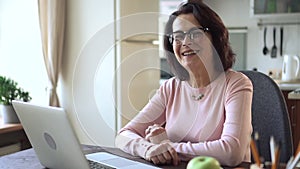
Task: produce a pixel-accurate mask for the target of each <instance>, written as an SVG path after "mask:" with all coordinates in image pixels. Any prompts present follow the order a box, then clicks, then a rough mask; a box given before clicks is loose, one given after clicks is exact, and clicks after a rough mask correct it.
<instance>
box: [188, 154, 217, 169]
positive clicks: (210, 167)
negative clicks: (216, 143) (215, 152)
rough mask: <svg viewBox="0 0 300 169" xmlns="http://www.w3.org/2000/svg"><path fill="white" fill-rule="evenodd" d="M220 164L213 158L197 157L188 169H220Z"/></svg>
mask: <svg viewBox="0 0 300 169" xmlns="http://www.w3.org/2000/svg"><path fill="white" fill-rule="evenodd" d="M220 168H221V166H220V163H219V161H218V160H216V159H215V158H213V157H208V156H197V157H194V158H193V159H191V160H190V161H189V162H188V164H187V166H186V169H220Z"/></svg>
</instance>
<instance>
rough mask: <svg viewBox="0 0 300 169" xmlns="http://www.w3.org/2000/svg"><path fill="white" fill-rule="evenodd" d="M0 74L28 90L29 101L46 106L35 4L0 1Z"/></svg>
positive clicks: (46, 79) (43, 71)
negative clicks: (30, 99) (30, 97)
mask: <svg viewBox="0 0 300 169" xmlns="http://www.w3.org/2000/svg"><path fill="white" fill-rule="evenodd" d="M0 74H1V75H3V76H7V77H10V78H12V79H13V80H15V81H16V82H18V84H19V86H20V87H22V88H24V89H25V90H26V91H29V92H30V95H31V96H32V98H33V99H32V102H35V103H39V104H47V100H48V99H47V95H46V90H45V89H46V86H47V84H48V77H47V73H46V69H45V66H44V60H43V54H42V44H41V38H40V29H39V20H38V8H37V1H24V0H9V1H0Z"/></svg>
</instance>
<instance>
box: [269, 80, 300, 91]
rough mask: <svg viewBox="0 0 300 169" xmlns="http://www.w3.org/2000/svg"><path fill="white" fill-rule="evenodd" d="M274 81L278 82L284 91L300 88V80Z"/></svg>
mask: <svg viewBox="0 0 300 169" xmlns="http://www.w3.org/2000/svg"><path fill="white" fill-rule="evenodd" d="M274 81H275V82H276V83H277V84H278V86H279V88H280V89H281V90H284V91H291V90H296V89H300V81H299V80H298V81H291V82H283V81H281V80H276V79H274Z"/></svg>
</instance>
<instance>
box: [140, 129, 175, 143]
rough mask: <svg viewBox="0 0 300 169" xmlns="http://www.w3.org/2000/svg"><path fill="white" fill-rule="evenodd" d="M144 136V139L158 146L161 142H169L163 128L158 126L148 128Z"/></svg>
mask: <svg viewBox="0 0 300 169" xmlns="http://www.w3.org/2000/svg"><path fill="white" fill-rule="evenodd" d="M145 134H146V136H145V139H146V140H148V141H150V142H151V143H154V144H159V143H161V142H163V141H168V140H169V139H168V136H167V132H166V130H165V128H163V127H161V126H159V125H158V124H154V125H152V126H149V127H148V128H147V129H146V131H145Z"/></svg>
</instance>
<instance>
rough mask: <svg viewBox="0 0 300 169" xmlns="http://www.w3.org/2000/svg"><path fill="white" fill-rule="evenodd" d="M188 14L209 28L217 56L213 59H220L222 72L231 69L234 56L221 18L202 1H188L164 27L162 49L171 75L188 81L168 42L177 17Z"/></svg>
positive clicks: (172, 15)
mask: <svg viewBox="0 0 300 169" xmlns="http://www.w3.org/2000/svg"><path fill="white" fill-rule="evenodd" d="M190 13H191V14H193V15H194V16H195V18H196V19H197V21H198V22H199V23H201V25H202V26H203V27H206V28H209V33H210V34H211V36H212V44H213V46H214V48H215V52H214V53H215V55H217V56H215V58H219V59H220V61H221V63H222V67H223V70H224V71H226V70H228V69H229V68H232V66H233V64H234V62H235V54H234V53H233V51H232V49H231V46H230V44H229V37H228V30H227V29H226V27H225V25H224V24H223V22H222V20H221V18H220V17H219V16H218V14H217V13H216V12H214V11H213V10H212V9H211V8H209V7H208V6H207V5H206V4H204V3H203V2H202V1H200V0H189V1H188V2H186V3H184V4H182V5H180V6H179V8H178V10H177V11H175V12H173V13H172V14H171V15H170V17H169V20H168V22H167V24H166V27H165V35H164V49H165V55H166V57H167V60H168V62H169V64H170V67H171V70H172V73H173V74H175V75H176V76H177V77H178V78H179V79H180V80H188V79H189V74H188V72H187V71H186V70H185V69H184V68H183V67H182V66H181V65H180V63H179V62H178V61H177V59H176V57H175V54H174V51H173V46H172V44H171V43H170V41H169V36H168V35H169V34H170V33H172V32H173V28H172V25H173V22H174V20H175V19H176V18H177V16H179V15H181V14H190ZM219 67H220V66H219ZM219 69H220V68H219Z"/></svg>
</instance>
